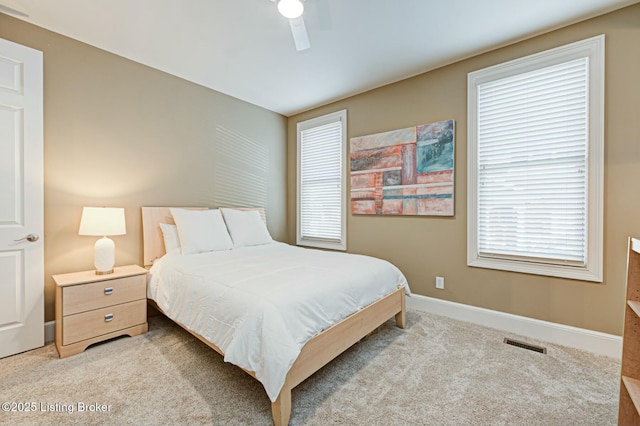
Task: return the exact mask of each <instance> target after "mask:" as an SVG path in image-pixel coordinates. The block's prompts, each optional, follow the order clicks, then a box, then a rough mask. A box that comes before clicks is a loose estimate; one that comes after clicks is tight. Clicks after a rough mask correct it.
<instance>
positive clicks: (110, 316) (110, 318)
mask: <svg viewBox="0 0 640 426" xmlns="http://www.w3.org/2000/svg"><path fill="white" fill-rule="evenodd" d="M112 319H113V314H107V315H105V316H104V322H109V321H111V320H112Z"/></svg>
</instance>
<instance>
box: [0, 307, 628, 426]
mask: <svg viewBox="0 0 640 426" xmlns="http://www.w3.org/2000/svg"><path fill="white" fill-rule="evenodd" d="M407 320H408V321H407V324H408V325H407V329H405V330H401V329H398V328H396V327H395V326H394V323H393V321H389V322H387V323H385V324H384V325H383V326H382V327H381V329H380V331H379V333H377V334H374V335H373V336H371V337H369V338H368V339H366V340H364V341H362V342H360V343H358V344H357V345H355V346H354V347H353V348H351V349H350V350H348V351H347V352H345V353H344V354H343V355H341V356H340V357H338V358H337V359H336V360H334V361H333V362H332V363H330V364H329V365H328V366H326V367H325V368H323V369H322V370H321V371H319V372H318V373H316V374H315V375H314V376H312V377H311V378H310V379H308V380H307V381H306V382H304V383H303V384H301V385H300V386H298V387H297V388H295V389H294V390H293V395H292V396H293V411H292V418H291V424H294V425H301V424H306V425H331V424H348V425H368V426H370V425H396V424H404V425H525V424H526V425H612V424H615V423H616V418H617V405H618V380H619V378H618V377H619V376H618V375H619V369H620V364H619V362H617V361H615V360H613V359H610V358H606V357H600V356H594V355H591V354H588V353H585V352H581V351H578V350H574V349H568V348H564V347H560V346H555V345H546V346H547V348H548V354H547V355H542V354H539V353H535V352H530V351H528V350H525V349H521V348H516V347H513V346H509V345H506V344H504V343H503V338H504V337H505V334H504V333H503V332H500V331H496V330H492V329H488V328H484V327H480V326H476V325H472V324H469V323H464V322H459V321H455V320H451V319H448V318H444V317H439V316H435V315H431V314H427V313H422V312H419V311H409V313H408V318H407ZM508 337H517V336H508ZM532 343H539V342H532ZM0 401H1V402H9V403H11V402H13V403H16V406H14V407H10V408H20V407H18V405H19V404H23V405H22V406H21V409H22V410H25V409H26V407H27V405H26V404H28V405H29V408H31V409H34V411H33V410H32V411H30V412H26V411H20V412H15V411H9V412H7V411H0V423H2V424H11V425H22V424H29V425H31V424H46V425H52V424H59V425H64V424H113V425H125V424H134V425H147V424H149V425H168V424H194V425H197V424H216V425H240V424H250V425H268V424H270V423H271V406H270V402H269V400H268V398H267V396H266V394H265V392H264V390H263V388H262V386H261V385H260V383H258V382H257V381H255V380H254V379H252V378H251V377H250V376H249V375H247V374H246V373H244V372H243V371H241V370H240V369H239V368H237V367H234V366H232V365H230V364H226V363H224V361H223V360H222V357H221V356H220V355H218V354H217V353H215V352H214V351H213V350H211V349H209V348H208V347H207V346H205V345H204V344H202V343H201V342H199V341H198V340H196V339H195V338H193V337H192V336H191V335H189V334H188V333H186V332H185V331H183V330H182V329H180V328H179V327H177V326H176V325H174V324H173V323H171V322H170V321H168V320H166V319H165V318H164V317H153V318H151V320H150V324H149V333H147V334H146V335H142V336H138V337H135V338H128V337H127V338H122V339H118V340H114V341H111V342H108V343H106V344H101V345H97V346H94V347H92V348H90V349H89V350H87V351H85V352H84V353H82V354H79V355H76V356H73V357H70V358H66V359H63V360H61V359H59V358H58V356H57V353H56V350H55V347H54V346H53V345H48V346H45V347H44V348H41V349H37V350H34V351H30V352H27V353H24V354H19V355H15V356H12V357H9V358H5V359H2V360H0ZM105 406H106V407H105ZM4 408H6V407H4ZM70 408H71V409H72V411H73V412H68V411H69V409H70ZM92 408H93V409H96V408H101V409H103V410H104V409H106V410H107V411H101V412H91V411H89V410H90V409H92ZM79 409H81V410H82V409H84V411H78V410H79Z"/></svg>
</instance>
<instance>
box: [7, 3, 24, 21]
mask: <svg viewBox="0 0 640 426" xmlns="http://www.w3.org/2000/svg"><path fill="white" fill-rule="evenodd" d="M0 12H2V13H7V14H9V15H15V16H22V17H23V18H28V17H29V15H27V14H26V13H24V12H21V11H19V10H18V9H14V8H12V7H9V6H5V5H3V4H0Z"/></svg>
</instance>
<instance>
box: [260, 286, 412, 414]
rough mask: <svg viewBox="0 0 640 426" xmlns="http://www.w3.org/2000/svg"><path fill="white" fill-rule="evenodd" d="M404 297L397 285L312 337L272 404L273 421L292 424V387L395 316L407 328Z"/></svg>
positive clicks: (397, 323)
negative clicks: (290, 422)
mask: <svg viewBox="0 0 640 426" xmlns="http://www.w3.org/2000/svg"><path fill="white" fill-rule="evenodd" d="M404 298H405V296H404V288H398V289H397V290H396V291H394V292H393V293H391V294H389V295H388V296H385V297H383V298H382V299H380V300H378V301H377V302H374V303H372V304H371V305H369V306H367V307H366V308H364V309H362V310H360V311H358V312H356V313H354V314H352V315H350V316H348V317H347V318H345V319H343V320H342V321H340V322H339V323H337V324H335V325H333V326H331V327H329V328H327V329H326V330H324V331H323V332H321V333H319V334H318V335H316V336H315V337H314V338H313V339H311V340H309V341H308V342H307V344H306V345H304V346H303V348H302V350H301V351H300V355H299V356H298V359H297V360H296V362H295V363H294V364H293V366H292V367H291V370H289V373H288V374H287V379H286V380H285V382H284V386H283V387H282V390H280V394H279V395H278V399H277V400H276V402H274V403H272V404H271V412H272V415H273V423H274V424H275V425H276V426H280V425H287V424H289V418H290V417H291V389H293V388H294V387H296V386H297V385H299V384H300V383H302V382H303V381H304V380H305V379H306V378H308V377H309V376H311V375H312V374H313V373H315V372H316V371H318V370H319V369H321V368H322V367H324V366H325V365H327V364H328V363H329V362H330V361H331V360H332V359H334V358H335V357H337V356H338V355H340V354H341V353H342V352H344V351H345V350H347V349H349V348H350V347H351V346H353V345H354V344H355V343H356V342H358V341H359V340H360V339H362V338H363V337H365V336H366V335H367V334H369V333H371V332H372V331H373V330H375V329H376V328H378V327H380V326H381V325H382V324H383V323H384V322H385V321H387V320H388V319H389V318H391V317H393V316H395V318H396V325H397V326H398V327H400V328H404V327H405V323H406V308H405V300H404Z"/></svg>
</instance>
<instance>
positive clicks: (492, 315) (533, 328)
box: [407, 294, 622, 359]
mask: <svg viewBox="0 0 640 426" xmlns="http://www.w3.org/2000/svg"><path fill="white" fill-rule="evenodd" d="M407 307H408V308H413V309H417V310H419V311H424V312H428V313H432V314H436V315H442V316H445V317H449V318H453V319H457V320H460V321H467V322H472V323H475V324H480V325H483V326H486V327H491V328H495V329H498V330H502V331H506V332H509V333H514V334H519V335H521V336H526V337H530V338H532V339H537V340H543V341H545V342H549V343H554V344H557V345H562V346H569V347H572V348H577V349H582V350H585V351H588V352H592V353H595V354H598V355H605V356H609V357H612V358H616V359H621V358H622V337H620V336H615V335H613V334H606V333H601V332H598V331H592V330H587V329H584V328H578V327H571V326H568V325H563V324H557V323H553V322H548V321H542V320H538V319H534V318H527V317H523V316H519V315H513V314H507V313H504V312H499V311H493V310H491V309H485V308H478V307H476V306H470V305H463V304H461V303H456V302H449V301H447V300H441V299H435V298H433V297H427V296H421V295H419V294H412V295H411V297H407Z"/></svg>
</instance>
